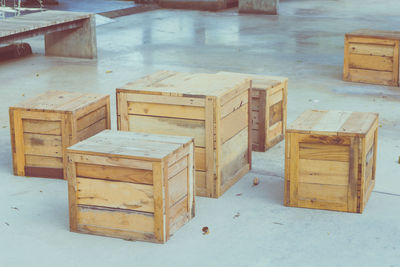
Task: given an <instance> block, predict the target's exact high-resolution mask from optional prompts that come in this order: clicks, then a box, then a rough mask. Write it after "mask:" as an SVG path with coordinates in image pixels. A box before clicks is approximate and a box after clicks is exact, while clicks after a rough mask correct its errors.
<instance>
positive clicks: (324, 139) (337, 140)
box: [299, 134, 350, 145]
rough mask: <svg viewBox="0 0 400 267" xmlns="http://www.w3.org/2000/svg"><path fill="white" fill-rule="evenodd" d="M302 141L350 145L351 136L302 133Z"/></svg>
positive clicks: (300, 137)
mask: <svg viewBox="0 0 400 267" xmlns="http://www.w3.org/2000/svg"><path fill="white" fill-rule="evenodd" d="M299 142H300V143H320V144H325V145H350V138H349V137H346V136H337V135H333V136H329V135H313V134H300V135H299Z"/></svg>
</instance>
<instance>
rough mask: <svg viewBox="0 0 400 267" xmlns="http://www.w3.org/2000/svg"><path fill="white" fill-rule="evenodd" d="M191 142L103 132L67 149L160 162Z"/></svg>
mask: <svg viewBox="0 0 400 267" xmlns="http://www.w3.org/2000/svg"><path fill="white" fill-rule="evenodd" d="M191 142H193V138H191V137H185V136H172V135H156V134H145V133H135V132H123V131H113V130H104V131H102V132H100V133H98V134H96V135H94V136H92V137H89V138H88V139H86V140H83V141H81V142H79V143H77V144H75V145H73V146H71V147H69V148H68V149H67V151H68V152H73V153H80V154H94V155H113V156H120V157H124V158H134V159H150V160H161V159H163V158H164V157H166V156H168V155H170V154H172V153H174V152H176V151H178V150H179V149H181V148H182V147H184V146H186V145H188V144H189V143H191Z"/></svg>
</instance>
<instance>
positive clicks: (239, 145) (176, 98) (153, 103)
mask: <svg viewBox="0 0 400 267" xmlns="http://www.w3.org/2000/svg"><path fill="white" fill-rule="evenodd" d="M250 91H251V82H250V81H249V80H247V79H243V78H241V77H221V76H219V75H216V74H190V73H176V72H169V71H161V72H157V73H154V74H152V75H150V76H147V77H144V78H142V79H139V80H137V81H135V82H132V83H128V84H126V85H125V86H123V87H119V88H118V89H117V96H116V98H117V116H118V129H119V130H123V131H135V132H144V133H156V134H171V135H180V136H192V137H194V142H195V166H196V194H197V195H198V196H206V197H215V198H217V197H219V196H221V195H222V194H223V193H224V192H225V191H226V190H228V189H229V188H230V187H231V186H232V185H233V184H234V183H235V182H237V181H238V180H239V179H240V178H241V177H242V176H243V175H245V174H246V173H247V172H248V171H249V169H250V168H251V145H249V144H251V134H250V133H251V132H250V130H251V119H250V118H251V116H249V113H250V114H251V110H249V106H250V105H249V103H248V102H249V93H250ZM250 100H251V99H250ZM249 129H250V130H249Z"/></svg>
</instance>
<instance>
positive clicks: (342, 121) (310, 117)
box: [287, 110, 378, 136]
mask: <svg viewBox="0 0 400 267" xmlns="http://www.w3.org/2000/svg"><path fill="white" fill-rule="evenodd" d="M377 120H378V114H377V113H371V112H347V111H335V110H330V111H323V110H307V111H305V112H304V113H303V114H301V115H300V116H299V117H298V118H297V119H296V120H295V121H294V122H293V123H292V124H291V125H290V126H289V127H287V132H294V133H308V134H321V135H335V134H337V135H353V136H354V135H365V134H366V133H368V131H369V130H370V129H371V127H372V126H373V125H374V123H376V122H377Z"/></svg>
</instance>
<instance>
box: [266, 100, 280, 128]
mask: <svg viewBox="0 0 400 267" xmlns="http://www.w3.org/2000/svg"><path fill="white" fill-rule="evenodd" d="M282 105H283V102H282V101H281V102H278V103H275V104H274V105H272V106H270V107H269V126H272V125H274V124H275V123H277V122H279V121H282V119H283V110H282Z"/></svg>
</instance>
